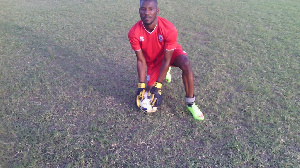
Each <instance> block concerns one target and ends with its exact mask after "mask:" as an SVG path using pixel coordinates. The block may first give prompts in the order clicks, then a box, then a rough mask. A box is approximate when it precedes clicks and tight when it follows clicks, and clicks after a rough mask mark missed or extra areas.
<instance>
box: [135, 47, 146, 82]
mask: <svg viewBox="0 0 300 168" xmlns="http://www.w3.org/2000/svg"><path fill="white" fill-rule="evenodd" d="M135 55H136V58H137V72H138V78H139V82H140V83H145V79H146V68H147V65H146V59H145V57H144V54H143V52H142V50H138V51H135Z"/></svg>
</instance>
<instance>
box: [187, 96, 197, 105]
mask: <svg viewBox="0 0 300 168" xmlns="http://www.w3.org/2000/svg"><path fill="white" fill-rule="evenodd" d="M185 101H186V104H187V105H188V106H192V105H193V104H194V102H195V96H194V97H185Z"/></svg>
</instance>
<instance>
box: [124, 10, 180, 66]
mask: <svg viewBox="0 0 300 168" xmlns="http://www.w3.org/2000/svg"><path fill="white" fill-rule="evenodd" d="M128 38H129V41H130V44H131V47H132V49H133V50H135V51H138V50H142V52H143V55H144V57H145V59H146V64H147V66H150V67H151V66H154V65H155V64H157V63H161V62H162V60H163V58H164V51H165V50H174V49H176V48H177V47H181V46H180V45H179V44H178V43H177V30H176V27H175V26H174V25H173V24H172V23H171V22H170V21H168V20H167V19H164V18H162V17H159V16H157V25H156V27H155V28H154V30H153V31H152V32H149V31H147V30H146V28H145V27H144V25H143V22H142V21H141V20H140V21H138V22H137V23H136V24H135V25H134V26H133V27H132V28H131V29H130V31H129V33H128Z"/></svg>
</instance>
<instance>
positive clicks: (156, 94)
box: [150, 82, 162, 107]
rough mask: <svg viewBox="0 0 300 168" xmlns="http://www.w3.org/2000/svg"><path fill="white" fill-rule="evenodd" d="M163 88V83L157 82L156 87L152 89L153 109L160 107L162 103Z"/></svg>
mask: <svg viewBox="0 0 300 168" xmlns="http://www.w3.org/2000/svg"><path fill="white" fill-rule="evenodd" d="M161 87H162V83H159V82H155V84H154V86H153V87H152V88H151V89H150V93H151V97H150V104H151V105H152V106H153V107H158V106H160V105H161V103H162V95H161Z"/></svg>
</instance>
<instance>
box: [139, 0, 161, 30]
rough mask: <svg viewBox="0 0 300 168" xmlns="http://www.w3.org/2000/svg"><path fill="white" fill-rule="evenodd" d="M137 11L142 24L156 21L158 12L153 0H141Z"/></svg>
mask: <svg viewBox="0 0 300 168" xmlns="http://www.w3.org/2000/svg"><path fill="white" fill-rule="evenodd" d="M139 12H140V17H141V19H142V21H143V23H144V25H151V24H152V23H154V22H155V21H156V17H157V13H158V8H157V4H156V3H155V2H153V1H142V2H141V5H140V9H139Z"/></svg>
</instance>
